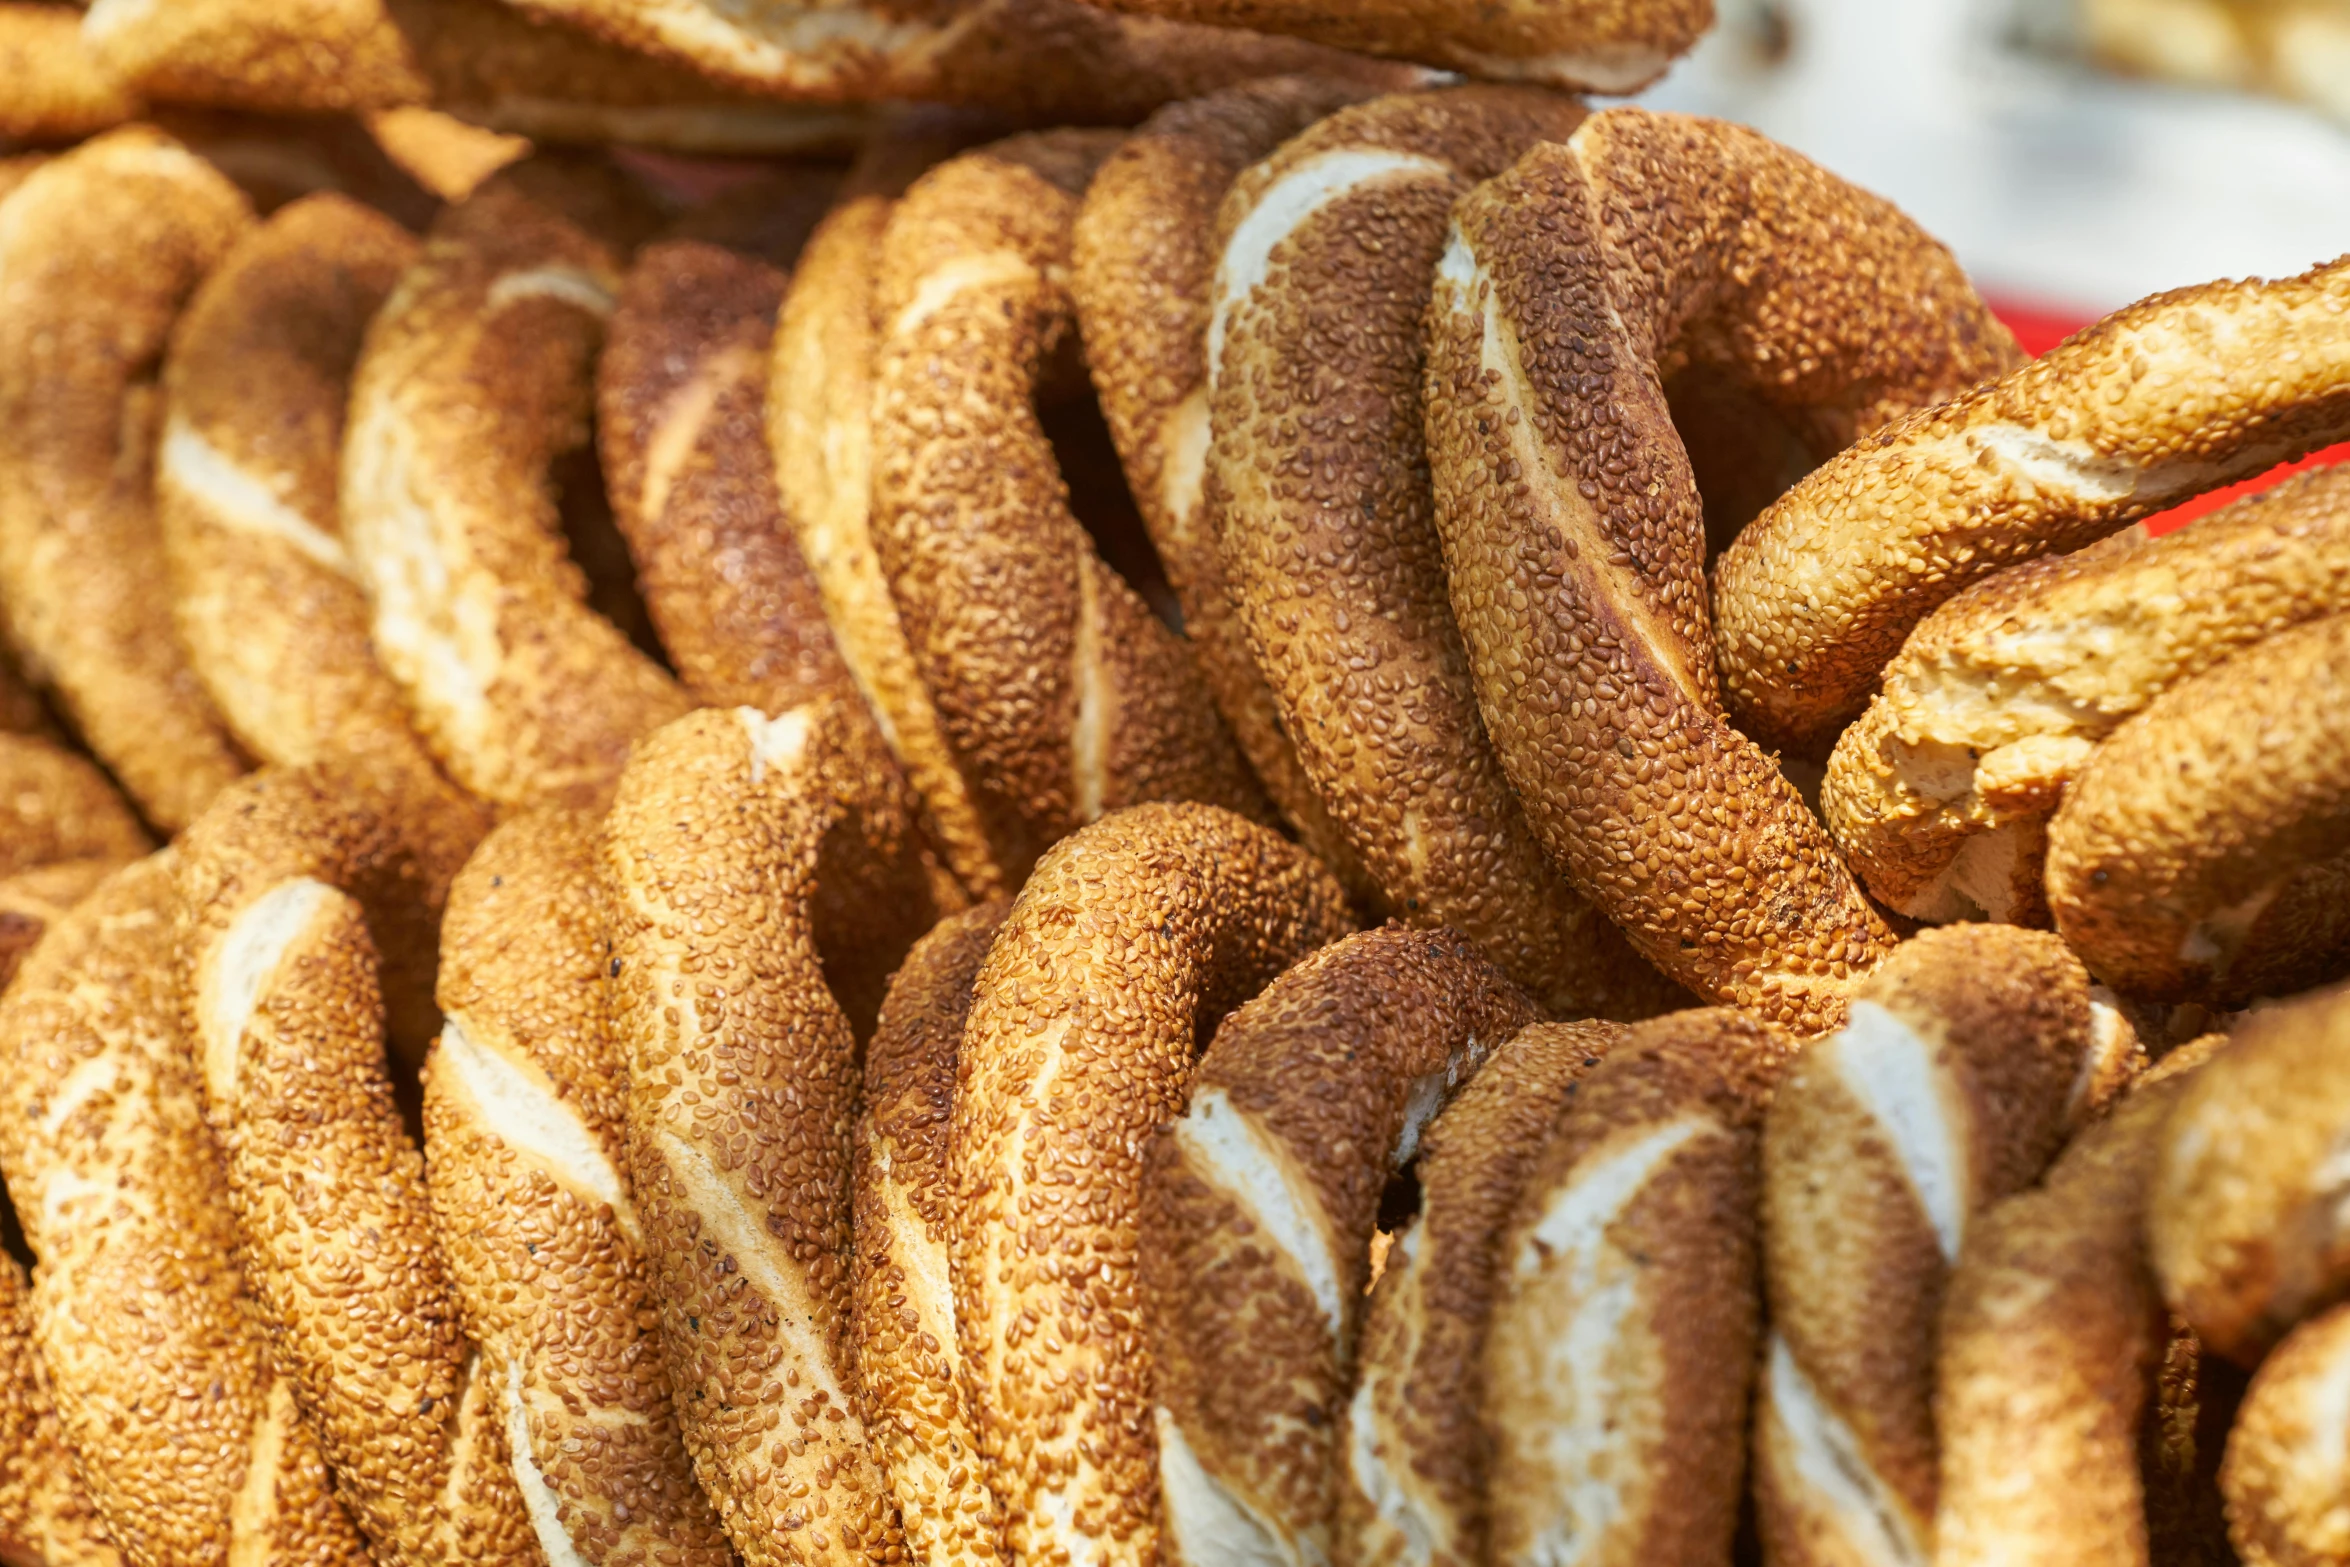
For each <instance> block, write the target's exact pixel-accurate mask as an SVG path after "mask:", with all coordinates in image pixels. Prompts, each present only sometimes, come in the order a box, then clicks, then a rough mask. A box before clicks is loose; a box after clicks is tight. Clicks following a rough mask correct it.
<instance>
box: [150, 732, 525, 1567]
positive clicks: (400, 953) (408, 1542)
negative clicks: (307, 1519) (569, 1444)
mask: <svg viewBox="0 0 2350 1567" xmlns="http://www.w3.org/2000/svg"><path fill="white" fill-rule="evenodd" d="M401 828H402V816H401V814H400V813H399V812H398V811H397V810H396V809H395V808H394V807H393V806H391V805H389V804H387V803H385V802H383V801H382V800H380V799H379V798H377V797H376V796H375V794H374V793H373V791H371V790H370V788H369V787H368V784H367V780H366V778H365V776H364V775H362V774H357V773H351V772H343V771H338V770H336V769H334V768H331V767H323V766H322V767H313V768H304V769H300V770H287V769H279V768H271V769H267V770H265V771H263V772H260V773H257V774H255V775H253V776H252V777H251V778H247V779H244V780H242V781H240V782H238V783H237V784H235V785H233V786H232V787H231V788H229V789H227V790H224V791H223V792H222V794H221V797H220V799H219V800H217V801H216V802H215V803H214V804H213V807H212V808H211V809H210V810H209V811H207V812H206V813H205V814H204V815H203V816H202V817H201V818H199V819H198V820H197V822H196V823H195V825H193V826H192V827H190V828H189V829H188V831H187V832H186V833H185V834H183V835H182V837H181V838H180V841H179V846H178V852H179V856H180V868H179V872H180V895H181V902H180V911H179V920H180V969H181V977H182V991H181V1001H182V1005H183V1006H184V1007H185V1008H186V1012H187V1017H188V1036H189V1043H190V1048H191V1050H192V1052H193V1054H194V1057H195V1062H196V1067H197V1075H198V1078H199V1080H200V1081H201V1083H202V1084H203V1097H204V1112H205V1119H206V1120H207V1122H209V1124H210V1125H211V1128H212V1130H213V1133H214V1135H215V1136H217V1137H218V1138H219V1139H220V1145H221V1149H222V1152H223V1154H224V1155H225V1156H226V1163H227V1166H228V1183H227V1184H228V1192H229V1197H230V1200H231V1202H232V1203H233V1204H234V1206H235V1209H236V1213H237V1221H238V1230H239V1233H240V1235H241V1236H242V1239H243V1255H244V1260H245V1271H246V1276H247V1278H248V1279H249V1280H250V1282H251V1284H252V1287H253V1293H254V1296H255V1299H256V1304H257V1306H258V1309H259V1313H260V1317H261V1319H262V1321H263V1322H264V1323H265V1324H266V1325H267V1327H268V1329H269V1336H270V1348H271V1351H272V1355H273V1357H274V1361H275V1363H276V1364H278V1365H281V1366H283V1367H285V1368H286V1369H287V1371H288V1372H289V1373H290V1374H291V1376H292V1378H293V1382H294V1389H295V1393H296V1395H297V1396H296V1403H297V1404H298V1406H299V1407H300V1409H301V1410H302V1412H303V1413H304V1414H305V1415H306V1416H308V1418H309V1419H310V1421H311V1424H312V1425H313V1427H314V1428H315V1429H316V1430H317V1432H318V1435H319V1438H320V1441H321V1445H322V1446H323V1447H324V1448H325V1450H326V1458H327V1462H328V1464H329V1465H330V1466H331V1467H332V1468H333V1471H334V1476H335V1494H336V1496H337V1497H338V1498H340V1499H341V1501H342V1503H343V1505H344V1507H345V1508H346V1509H347V1510H348V1511H349V1512H350V1514H351V1520H352V1522H354V1523H356V1524H357V1525H358V1526H359V1530H360V1533H361V1534H362V1535H364V1536H365V1537H366V1539H367V1542H368V1545H369V1547H370V1549H371V1551H372V1553H373V1555H374V1558H375V1560H376V1562H377V1564H378V1567H455V1564H457V1563H462V1562H481V1561H495V1562H504V1561H517V1560H519V1561H528V1560H529V1559H530V1557H529V1555H528V1553H529V1552H530V1551H531V1549H532V1544H531V1527H530V1521H529V1519H528V1517H527V1515H526V1514H525V1512H524V1507H523V1500H522V1496H521V1493H520V1492H519V1491H518V1490H517V1489H516V1486H515V1480H514V1471H513V1467H512V1465H511V1464H510V1463H509V1462H508V1459H507V1452H506V1438H505V1425H504V1419H503V1408H502V1402H503V1401H502V1400H501V1399H500V1398H499V1397H498V1396H497V1395H498V1392H499V1390H498V1389H495V1388H493V1387H491V1386H490V1385H489V1382H488V1379H486V1378H485V1377H483V1376H482V1375H480V1356H479V1354H478V1352H477V1351H476V1350H475V1348H474V1346H473V1345H472V1344H470V1343H469V1342H467V1340H466V1338H465V1335H464V1332H463V1330H462V1327H461V1324H460V1321H459V1317H458V1309H457V1300H456V1294H455V1290H454V1288H453V1286H452V1284H451V1281H450V1278H449V1271H448V1266H447V1264H446V1262H445V1261H444V1260H443V1258H442V1256H441V1253H440V1249H439V1247H438V1245H437V1243H436V1241H435V1238H434V1233H433V1222H432V1210H431V1206H430V1202H429V1200H428V1197H427V1194H426V1190H425V1171H424V1156H423V1154H422V1153H421V1152H420V1151H419V1150H418V1148H417V1146H416V1144H415V1142H414V1141H413V1140H412V1139H411V1138H410V1136H409V1134H408V1131H407V1129H406V1127H405V1126H404V1125H403V1124H402V1121H401V1114H400V1108H399V1104H398V1102H397V1101H396V1100H395V1098H394V1090H393V1085H392V1076H391V1072H390V1069H389V1063H388V1061H387V1058H386V1043H387V1040H386V1035H387V1033H390V1034H391V1035H392V1043H393V1044H394V1045H395V1046H398V1045H400V1044H401V1043H403V1042H402V1041H401V1040H400V1038H399V1031H400V1019H399V1015H398V1010H397V1009H398V1008H399V1007H400V1006H401V1004H402V1003H404V1004H405V1006H406V1007H408V1008H413V1007H414V1006H415V1005H416V1003H417V1001H418V1000H419V999H422V1000H424V1001H429V999H430V981H429V975H430V973H431V963H432V943H433V928H432V922H433V917H434V915H435V914H436V913H437V912H438V909H439V906H440V902H441V895H442V892H443V889H442V888H441V887H439V886H437V885H435V884H434V882H433V881H432V879H431V875H430V873H429V871H428V869H427V866H426V862H425V861H424V859H423V857H422V855H421V854H420V852H419V851H418V849H417V847H416V846H415V845H413V844H412V843H410V842H408V841H407V840H406V839H405V837H404V836H403V833H402V830H401ZM401 991H411V992H413V991H422V992H423V996H422V997H421V998H419V997H417V996H415V995H412V994H411V995H407V996H401V995H400V994H399V993H400V992H401ZM387 1014H389V1017H387ZM387 1021H389V1022H390V1023H391V1024H392V1027H391V1028H390V1029H387ZM414 1025H415V1020H414V1019H411V1020H410V1022H409V1025H408V1026H409V1027H414Z"/></svg>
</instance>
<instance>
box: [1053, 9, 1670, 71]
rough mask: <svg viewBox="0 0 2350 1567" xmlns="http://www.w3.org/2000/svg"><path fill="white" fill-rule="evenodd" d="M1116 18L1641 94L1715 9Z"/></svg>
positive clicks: (1267, 12) (1155, 12)
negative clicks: (1236, 31)
mask: <svg viewBox="0 0 2350 1567" xmlns="http://www.w3.org/2000/svg"><path fill="white" fill-rule="evenodd" d="M1093 3H1094V4H1097V5H1103V6H1107V7H1108V8H1109V9H1111V10H1113V11H1125V12H1129V13H1132V14H1136V15H1144V16H1163V17H1172V18H1175V19H1178V20H1181V21H1186V22H1209V23H1213V24H1214V25H1216V26H1218V27H1259V28H1263V29H1264V30H1266V31H1267V32H1273V33H1288V34H1292V35H1294V36H1296V37H1300V38H1311V39H1314V40H1315V41H1316V42H1319V43H1325V44H1329V45H1332V46H1333V47H1335V48H1339V49H1358V50H1361V51H1362V52H1363V53H1365V54H1374V55H1386V56H1388V57H1390V58H1392V59H1400V60H1417V61H1419V62H1420V63H1421V64H1423V65H1433V66H1439V67H1442V68H1443V69H1445V70H1448V71H1458V72H1460V73H1461V74H1462V75H1464V76H1475V77H1483V78H1486V79H1488V80H1494V81H1516V82H1541V83H1544V84H1547V85H1549V86H1552V87H1579V88H1585V89H1588V90H1589V91H1592V92H1603V93H1628V92H1637V91H1639V90H1640V89H1641V88H1643V87H1645V86H1647V85H1648V84H1649V83H1650V82H1653V81H1655V80H1656V79H1657V78H1658V77H1659V76H1662V75H1663V74H1664V72H1665V67H1666V66H1668V65H1670V64H1672V62H1673V60H1674V58H1675V57H1676V56H1678V55H1680V54H1681V53H1682V52H1683V51H1685V50H1686V49H1688V47H1689V46H1690V45H1691V44H1693V43H1695V42H1696V41H1697V39H1698V37H1699V35H1700V34H1702V33H1703V32H1704V31H1705V30H1706V29H1707V28H1708V27H1710V26H1712V25H1713V19H1714V8H1713V3H1712V0H1667V3H1665V4H1661V5H1660V4H1653V3H1651V4H1637V3H1634V0H1502V3H1500V4H1484V3H1472V0H1380V3H1378V4H1375V5H1362V4H1347V3H1333V0H1093Z"/></svg>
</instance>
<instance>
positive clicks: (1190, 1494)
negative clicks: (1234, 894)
mask: <svg viewBox="0 0 2350 1567" xmlns="http://www.w3.org/2000/svg"><path fill="white" fill-rule="evenodd" d="M1537 1016H1538V1014H1537V1012H1536V1010H1535V1007H1534V1003H1533V1002H1532V1001H1530V1000H1528V999H1527V997H1526V994H1525V992H1524V991H1522V990H1520V989H1519V988H1518V987H1517V986H1516V985H1514V984H1512V983H1511V982H1510V981H1509V980H1508V978H1507V977H1505V976H1504V975H1503V974H1502V972H1501V971H1500V970H1499V969H1497V968H1495V967H1494V966H1493V965H1492V964H1490V963H1488V962H1487V961H1485V959H1483V958H1482V957H1479V956H1478V955H1477V952H1476V949H1475V948H1474V947H1473V946H1472V945H1471V944H1470V943H1469V941H1468V940H1467V939H1466V938H1465V937H1463V936H1462V935H1460V934H1459V933H1458V932H1457V931H1448V930H1434V931H1414V930H1405V929H1402V928H1400V927H1397V926H1389V927H1388V928H1386V929H1384V930H1375V931H1369V932H1366V933H1364V934H1362V935H1359V936H1349V937H1348V938H1346V939H1345V940H1344V941H1340V942H1335V943H1333V944H1331V945H1330V946H1327V947H1324V948H1323V949H1322V950H1321V951H1319V952H1316V953H1313V954H1311V955H1310V956H1308V957H1306V958H1305V959H1304V960H1302V961H1301V962H1299V963H1298V964H1297V965H1296V966H1295V967H1293V968H1291V969H1290V970H1289V972H1287V973H1286V974H1283V975H1282V976H1281V977H1280V978H1279V979H1277V980H1275V981H1274V982H1273V983H1272V984H1271V985H1270V986H1268V987H1266V989H1265V990H1264V992H1263V993H1262V994H1260V995H1259V996H1258V997H1257V998H1256V999H1255V1000H1253V1001H1251V1002H1249V1003H1247V1004H1246V1005H1244V1006H1242V1007H1241V1008H1240V1009H1239V1010H1238V1011H1236V1012H1234V1013H1233V1014H1232V1015H1231V1016H1230V1017H1228V1018H1226V1019H1225V1020H1224V1023H1223V1026H1222V1027H1220V1028H1219V1029H1217V1030H1216V1037H1215V1041H1214V1042H1213V1043H1212V1044H1210V1045H1209V1046H1208V1050H1207V1054H1205V1055H1204V1056H1202V1057H1201V1058H1200V1064H1199V1069H1198V1070H1197V1071H1196V1072H1195V1073H1194V1074H1193V1076H1192V1083H1191V1104H1190V1106H1189V1108H1188V1109H1186V1110H1185V1112H1184V1113H1183V1114H1182V1115H1181V1116H1180V1117H1178V1118H1177V1119H1175V1120H1173V1121H1170V1122H1168V1123H1167V1124H1166V1125H1165V1126H1162V1127H1161V1128H1159V1130H1158V1131H1157V1132H1156V1133H1154V1134H1153V1135H1152V1137H1151V1140H1150V1145H1149V1147H1148V1148H1147V1149H1146V1150H1145V1152H1144V1154H1143V1169H1142V1228H1141V1243H1140V1245H1141V1268H1142V1316H1143V1327H1144V1331H1145V1333H1146V1334H1147V1336H1148V1338H1149V1341H1150V1360H1151V1377H1152V1385H1153V1386H1152V1401H1153V1408H1152V1411H1151V1414H1152V1421H1153V1425H1154V1427H1155V1430H1156V1432H1157V1436H1158V1446H1159V1465H1158V1469H1159V1508H1160V1520H1161V1530H1162V1532H1161V1535H1160V1546H1159V1549H1160V1556H1161V1559H1162V1560H1166V1561H1176V1562H1193V1563H1199V1564H1202V1567H1211V1564H1216V1563H1222V1562H1227V1561H1232V1560H1236V1559H1238V1560H1246V1561H1252V1562H1287V1563H1295V1564H1300V1567H1302V1564H1306V1563H1315V1562H1327V1561H1329V1560H1330V1553H1331V1544H1332V1527H1333V1525H1334V1523H1335V1520H1336V1512H1337V1503H1338V1487H1337V1481H1338V1467H1339V1466H1338V1457H1339V1446H1338V1434H1339V1429H1340V1426H1341V1423H1342V1421H1343V1419H1344V1416H1345V1412H1346V1400H1347V1395H1348V1394H1349V1393H1350V1392H1351V1391H1352V1388H1353V1381H1354V1378H1353V1375H1352V1373H1353V1370H1354V1367H1353V1364H1352V1362H1353V1353H1352V1352H1353V1349H1354V1346H1355V1344H1356V1343H1357V1342H1358V1341H1359V1338H1360V1330H1361V1319H1362V1310H1363V1296H1364V1290H1365V1288H1366V1287H1367V1286H1368V1285H1369V1283H1370V1277H1371V1239H1372V1236H1373V1234H1374V1233H1375V1232H1376V1230H1377V1228H1378V1220H1379V1205H1380V1199H1381V1195H1382V1193H1383V1192H1384V1191H1385V1189H1386V1186H1387V1183H1388V1179H1389V1177H1391V1176H1393V1175H1394V1174H1395V1173H1396V1172H1397V1171H1398V1170H1400V1169H1402V1168H1403V1167H1404V1166H1405V1165H1406V1164H1408V1163H1409V1162H1410V1161H1411V1160H1412V1158H1413V1157H1414V1156H1415V1155H1417V1153H1418V1152H1419V1147H1420V1138H1421V1135H1422V1133H1423V1132H1424V1131H1425V1130H1426V1129H1427V1125H1428V1123H1429V1121H1430V1120H1432V1119H1433V1118H1434V1117H1435V1116H1436V1115H1437V1113H1438V1112H1439V1111H1441V1110H1442V1109H1443V1108H1444V1106H1445V1104H1446V1102H1447V1101H1448V1100H1450V1099H1451V1098H1452V1097H1453V1095H1454V1093H1455V1091H1456V1090H1457V1089H1459V1087H1460V1086H1461V1085H1462V1084H1463V1083H1465V1082H1467V1081H1469V1080H1470V1078H1471V1077H1472V1075H1473V1074H1474V1073H1475V1072H1476V1071H1477V1069H1478V1068H1479V1067H1480V1066H1481V1065H1482V1064H1483V1063H1484V1061H1485V1059H1486V1058H1487V1057H1488V1056H1489V1055H1490V1054H1491V1053H1492V1052H1493V1050H1494V1048H1495V1047H1496V1046H1498V1045H1500V1044H1502V1043H1503V1042H1504V1041H1506V1040H1508V1039H1510V1038H1512V1037H1513V1036H1515V1035H1516V1034H1517V1033H1518V1031H1519V1030H1520V1029H1522V1028H1524V1027H1525V1026H1526V1025H1527V1024H1529V1023H1532V1022H1534V1021H1535V1020H1536V1018H1537Z"/></svg>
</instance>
